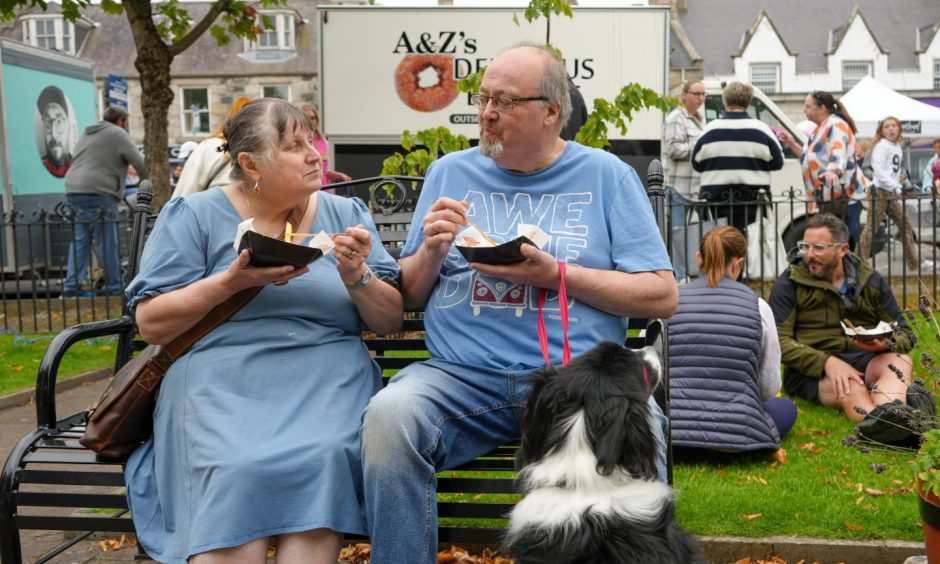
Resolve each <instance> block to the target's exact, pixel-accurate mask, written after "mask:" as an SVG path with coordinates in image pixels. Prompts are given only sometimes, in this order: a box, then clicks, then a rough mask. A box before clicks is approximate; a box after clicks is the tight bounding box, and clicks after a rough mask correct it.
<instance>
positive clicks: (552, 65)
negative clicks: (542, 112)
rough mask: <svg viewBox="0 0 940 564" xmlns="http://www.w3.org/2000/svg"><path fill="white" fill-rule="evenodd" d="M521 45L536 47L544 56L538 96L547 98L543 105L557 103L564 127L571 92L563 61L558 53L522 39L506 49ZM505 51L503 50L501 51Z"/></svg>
mask: <svg viewBox="0 0 940 564" xmlns="http://www.w3.org/2000/svg"><path fill="white" fill-rule="evenodd" d="M522 47H529V48H532V49H536V50H538V51H540V52H541V53H542V55H543V56H544V58H545V65H544V66H543V68H542V76H541V78H540V79H539V96H541V97H543V98H547V100H546V101H543V102H542V105H543V106H548V105H550V104H552V103H557V104H558V123H560V124H561V127H564V126H565V124H566V123H568V118H569V117H571V94H570V93H569V92H568V71H567V70H565V63H564V62H563V61H562V60H561V59H559V58H558V55H557V54H556V53H555V52H554V51H552V50H551V49H549V48H547V47H546V46H545V45H542V44H539V43H534V42H529V41H523V42H520V43H517V44H515V45H513V46H512V47H510V48H509V49H506V51H512V50H513V49H519V48H522ZM503 52H504V53H505V51H503Z"/></svg>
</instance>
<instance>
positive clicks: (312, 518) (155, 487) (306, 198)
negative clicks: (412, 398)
mask: <svg viewBox="0 0 940 564" xmlns="http://www.w3.org/2000/svg"><path fill="white" fill-rule="evenodd" d="M311 131H312V125H311V124H310V122H309V121H308V119H307V116H305V115H304V114H303V113H302V112H301V111H300V110H298V109H297V108H296V107H294V106H293V105H292V104H290V103H288V102H285V101H284V100H281V99H278V98H262V99H259V100H255V101H254V102H251V103H250V104H248V105H246V106H245V108H244V109H243V110H242V111H241V112H239V113H238V114H236V115H235V116H234V117H232V118H230V119H229V120H228V121H227V122H226V125H225V129H224V132H225V137H226V139H227V141H226V145H225V147H226V151H227V152H228V153H229V154H230V155H231V157H232V162H233V167H232V171H231V175H230V176H231V179H232V184H228V185H226V186H220V187H218V188H214V189H212V190H206V191H205V192H198V193H195V194H192V195H189V196H186V197H184V198H176V199H173V200H170V201H169V202H168V203H167V204H166V206H164V208H163V209H162V210H161V211H160V215H159V217H158V218H157V222H156V225H155V226H154V229H153V233H152V234H151V235H150V238H149V239H148V240H147V246H146V247H145V248H144V253H143V256H142V257H141V265H140V274H138V275H137V277H136V278H135V279H134V281H133V282H131V284H130V285H129V286H128V296H129V300H128V308H129V310H130V311H131V312H132V315H134V318H135V320H136V322H137V325H138V327H139V329H140V334H141V336H143V337H144V339H146V340H147V342H149V343H155V344H166V343H168V342H170V341H172V340H173V339H174V338H175V337H177V336H178V335H180V334H181V333H183V332H184V331H186V330H187V329H189V328H190V327H192V326H193V325H194V324H196V323H197V322H199V321H200V320H201V319H203V318H204V317H205V315H206V314H208V313H209V312H210V311H211V310H212V309H213V308H214V307H215V306H217V305H219V304H221V303H223V302H225V301H226V300H227V299H228V298H229V297H231V296H232V295H233V294H237V293H239V292H240V291H241V290H244V289H247V288H252V287H259V286H260V287H262V289H261V291H260V293H258V294H257V295H256V296H254V297H253V298H252V299H251V301H250V302H249V303H248V304H247V305H245V306H244V307H243V308H242V309H240V310H239V311H238V312H237V313H236V314H235V315H234V316H233V317H232V318H231V319H229V320H228V321H226V322H225V323H223V324H222V325H220V326H219V327H217V328H216V329H215V330H213V331H212V332H211V333H209V334H208V335H206V336H205V337H203V338H202V339H201V340H200V341H199V342H197V343H196V344H195V345H194V346H193V347H192V348H190V349H189V351H187V352H186V354H185V355H183V357H182V358H180V359H179V360H177V361H176V362H174V363H173V364H172V366H170V367H169V369H168V370H167V372H166V376H165V378H164V379H163V382H162V384H161V388H160V396H159V398H158V399H157V405H156V409H155V410H154V414H153V419H154V432H153V437H152V438H151V439H150V440H149V441H147V442H146V443H144V444H143V445H141V446H140V447H139V448H137V450H135V451H134V453H133V454H132V455H131V456H130V458H129V459H128V461H127V465H126V468H125V477H126V481H127V496H128V502H129V505H130V506H131V507H132V508H133V509H132V510H131V513H132V515H133V519H134V527H135V529H136V531H137V538H138V540H139V541H140V543H141V545H142V546H143V547H144V548H145V549H146V550H147V553H148V554H149V555H150V556H152V557H153V558H154V559H156V560H157V561H159V562H166V563H169V564H185V563H187V562H188V563H190V564H216V563H222V562H224V563H229V562H234V563H239V564H243V563H257V564H263V563H264V562H266V561H267V558H266V554H267V552H268V545H269V539H270V537H272V536H277V562H279V563H282V564H294V563H298V564H299V563H303V564H307V563H310V564H327V563H329V564H335V563H336V560H337V556H338V553H339V550H340V544H341V542H342V538H343V534H344V533H349V534H358V535H361V534H364V533H365V532H366V527H365V519H364V517H363V513H362V501H363V499H362V475H361V470H360V460H359V423H360V420H361V416H362V410H363V409H364V408H365V406H366V403H367V402H368V401H369V398H370V397H371V396H372V394H374V393H375V392H376V391H377V390H378V389H379V388H380V387H381V385H382V382H381V376H382V372H381V370H380V369H379V367H378V365H376V364H375V362H374V361H373V360H372V358H371V357H370V356H369V351H368V350H366V347H365V346H364V345H363V343H362V331H363V330H364V329H368V330H370V331H375V332H377V333H380V334H384V333H388V332H390V331H394V330H397V329H398V327H399V326H400V325H401V320H402V297H401V294H400V293H399V292H398V289H397V288H396V287H395V284H396V283H397V280H398V272H399V268H398V265H397V264H396V263H395V261H394V259H392V258H391V257H390V256H389V255H388V253H387V252H386V251H385V249H384V248H383V247H382V243H381V240H380V239H379V236H378V233H376V231H375V224H374V223H373V222H372V218H371V215H370V214H369V210H368V209H367V208H366V206H365V203H363V202H362V200H360V199H358V198H343V197H339V196H334V195H332V194H327V193H323V192H321V191H320V156H319V154H317V151H316V149H314V148H313V145H311V143H310V133H311ZM248 219H253V223H254V225H253V229H254V230H255V231H257V232H258V233H261V234H264V235H267V236H269V237H276V238H284V237H285V236H286V235H285V233H286V231H287V227H288V225H289V226H290V227H291V231H292V232H293V233H294V235H293V240H292V242H293V243H294V244H297V245H304V244H306V243H308V242H309V241H310V238H311V235H310V233H311V232H320V231H325V232H327V233H331V234H333V235H332V238H333V243H334V245H335V246H334V247H333V249H332V251H331V252H329V253H328V254H326V255H324V256H322V257H320V258H319V259H317V260H315V261H314V262H312V263H310V265H309V266H304V267H302V268H295V267H293V266H290V265H283V266H270V267H254V266H251V262H250V261H251V253H250V251H249V250H248V249H243V250H242V251H241V252H237V251H236V250H235V249H234V248H233V247H232V238H233V237H234V236H235V232H236V228H237V227H238V225H239V224H241V223H242V222H243V221H246V220H248Z"/></svg>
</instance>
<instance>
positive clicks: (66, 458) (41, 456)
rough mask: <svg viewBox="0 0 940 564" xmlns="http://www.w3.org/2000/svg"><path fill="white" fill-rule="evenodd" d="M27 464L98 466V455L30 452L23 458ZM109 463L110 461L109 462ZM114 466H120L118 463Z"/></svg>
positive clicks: (91, 453) (86, 452) (87, 452)
mask: <svg viewBox="0 0 940 564" xmlns="http://www.w3.org/2000/svg"><path fill="white" fill-rule="evenodd" d="M23 459H24V461H25V462H26V463H27V464H98V463H101V462H104V461H103V460H99V458H98V455H97V454H95V453H93V452H91V451H90V450H86V451H84V452H78V453H71V452H31V453H29V454H27V455H26V456H25V457H23ZM109 462H110V461H109ZM116 464H120V463H119V462H118V463H116Z"/></svg>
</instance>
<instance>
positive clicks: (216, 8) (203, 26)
mask: <svg viewBox="0 0 940 564" xmlns="http://www.w3.org/2000/svg"><path fill="white" fill-rule="evenodd" d="M231 7H232V0H217V1H216V2H215V3H213V4H212V7H211V8H209V11H208V12H206V15H205V16H203V17H202V19H201V20H199V23H197V24H196V25H194V26H193V27H192V28H191V29H190V30H189V32H187V33H186V35H184V36H183V37H182V38H180V40H179V41H177V42H175V43H172V44H170V45H169V46H168V48H169V51H170V54H171V55H173V56H174V57H175V56H176V55H179V54H180V53H182V52H183V51H185V50H186V49H187V48H189V46H190V45H192V44H193V43H195V42H196V40H197V39H199V38H200V37H201V36H202V34H203V33H205V31H206V30H207V29H209V27H211V26H212V23H213V22H215V20H216V18H218V17H219V15H220V14H222V13H223V12H225V11H226V10H228V9H230V8H231Z"/></svg>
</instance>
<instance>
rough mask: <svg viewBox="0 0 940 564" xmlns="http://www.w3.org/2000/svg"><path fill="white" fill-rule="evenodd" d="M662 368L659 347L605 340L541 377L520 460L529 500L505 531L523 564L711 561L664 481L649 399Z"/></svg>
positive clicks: (522, 503)
mask: <svg viewBox="0 0 940 564" xmlns="http://www.w3.org/2000/svg"><path fill="white" fill-rule="evenodd" d="M661 373H662V365H661V364H660V361H659V356H658V355H657V353H656V352H655V351H653V350H652V349H651V348H649V347H647V348H646V349H643V350H642V351H633V350H631V349H627V348H624V347H622V346H620V345H617V344H615V343H611V342H603V343H601V344H600V345H598V346H597V347H595V348H594V349H592V350H590V351H588V352H587V353H585V354H583V355H581V356H579V357H578V358H576V359H574V360H573V361H572V362H571V363H570V364H568V366H566V367H564V368H560V369H554V368H546V369H544V370H541V371H539V372H537V373H535V374H534V375H533V378H534V384H535V386H534V388H533V390H532V394H531V396H530V397H529V401H528V407H527V408H526V412H525V418H524V420H523V424H522V444H521V447H520V449H519V451H518V453H517V458H516V467H517V469H518V470H519V475H518V477H517V478H516V480H517V485H518V486H519V490H520V491H521V492H523V493H525V494H526V496H525V498H524V499H523V500H522V501H520V502H519V503H518V504H517V505H516V507H515V508H514V509H513V511H512V512H511V514H510V523H509V529H508V531H507V533H506V535H505V537H504V544H505V546H506V548H507V549H508V551H509V553H510V555H512V556H515V557H516V559H517V560H516V561H517V563H518V564H542V563H544V564H569V563H570V564H575V563H577V564H588V563H597V564H601V563H603V564H616V563H628V562H629V563H634V562H644V563H645V562H655V563H673V562H674V563H682V564H686V563H689V562H704V560H703V559H702V556H701V555H700V553H699V552H698V548H697V546H696V545H695V542H694V541H693V540H692V538H691V537H689V536H688V535H687V534H686V533H685V532H684V531H682V530H681V529H680V528H679V527H678V525H676V522H675V506H674V504H673V490H672V488H670V487H669V486H667V485H666V484H664V483H662V482H660V481H659V480H658V479H657V472H656V464H655V457H656V441H655V438H654V437H653V434H652V431H651V428H650V422H651V415H650V409H649V405H648V404H647V399H648V398H649V395H650V394H651V393H653V391H654V390H655V389H656V386H657V385H658V384H659V382H660V380H661Z"/></svg>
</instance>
